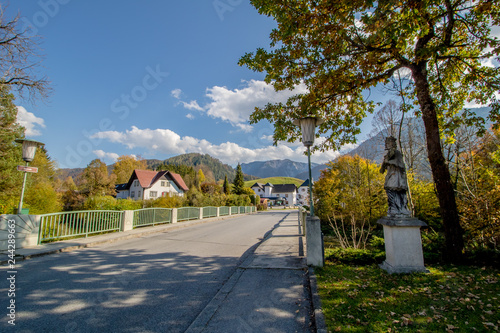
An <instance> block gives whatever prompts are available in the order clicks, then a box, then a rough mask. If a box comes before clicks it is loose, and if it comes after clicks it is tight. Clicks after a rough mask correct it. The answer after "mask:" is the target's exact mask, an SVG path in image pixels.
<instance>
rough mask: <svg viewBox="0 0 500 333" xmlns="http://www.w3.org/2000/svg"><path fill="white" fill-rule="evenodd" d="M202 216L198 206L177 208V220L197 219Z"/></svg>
mask: <svg viewBox="0 0 500 333" xmlns="http://www.w3.org/2000/svg"><path fill="white" fill-rule="evenodd" d="M199 218H200V209H199V208H198V207H182V208H177V221H178V222H180V221H187V220H197V219H199Z"/></svg>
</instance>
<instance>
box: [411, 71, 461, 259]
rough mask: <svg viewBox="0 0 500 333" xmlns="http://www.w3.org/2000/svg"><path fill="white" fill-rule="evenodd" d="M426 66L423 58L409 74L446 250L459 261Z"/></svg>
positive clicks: (452, 202) (455, 225)
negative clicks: (425, 146)
mask: <svg viewBox="0 0 500 333" xmlns="http://www.w3.org/2000/svg"><path fill="white" fill-rule="evenodd" d="M426 67H427V62H422V63H420V64H418V65H416V66H413V67H412V69H411V70H412V77H413V79H414V80H415V87H416V92H417V99H418V103H419V104H420V109H421V110H422V119H423V121H424V125H425V134H426V137H427V140H426V141H427V154H428V157H429V162H430V165H431V170H432V177H433V179H434V183H435V185H436V190H437V196H438V200H439V206H440V210H441V218H442V219H443V228H444V233H445V238H446V251H447V253H446V254H447V256H448V259H449V260H450V261H452V262H459V261H461V259H462V250H463V247H464V242H463V231H462V228H461V226H460V221H459V216H458V209H457V204H456V201H455V191H454V189H453V185H452V182H451V176H450V171H449V169H448V165H447V164H446V161H445V159H444V156H443V150H442V147H441V138H440V133H439V123H438V119H437V114H436V106H435V104H434V101H433V100H432V97H431V94H430V90H429V82H428V80H427V68H426Z"/></svg>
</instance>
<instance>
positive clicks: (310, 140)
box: [294, 117, 323, 147]
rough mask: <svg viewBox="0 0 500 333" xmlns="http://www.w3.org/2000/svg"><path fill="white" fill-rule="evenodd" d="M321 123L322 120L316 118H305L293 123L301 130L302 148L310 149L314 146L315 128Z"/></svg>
mask: <svg viewBox="0 0 500 333" xmlns="http://www.w3.org/2000/svg"><path fill="white" fill-rule="evenodd" d="M322 123H323V120H322V119H320V118H316V117H306V118H302V119H297V120H295V121H294V124H295V125H298V126H300V129H301V130H302V143H303V144H304V146H306V147H311V146H312V145H313V144H314V137H315V136H316V135H315V129H316V126H317V125H319V124H322Z"/></svg>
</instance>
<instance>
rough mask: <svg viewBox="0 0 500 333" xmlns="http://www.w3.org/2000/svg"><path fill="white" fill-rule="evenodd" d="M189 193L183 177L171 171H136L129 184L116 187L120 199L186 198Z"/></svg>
mask: <svg viewBox="0 0 500 333" xmlns="http://www.w3.org/2000/svg"><path fill="white" fill-rule="evenodd" d="M187 191H188V187H187V186H186V183H185V182H184V180H183V179H182V177H181V176H180V175H178V174H176V173H173V172H170V171H159V172H157V171H151V170H134V171H133V172H132V175H131V176H130V179H129V181H128V183H125V184H118V185H117V186H116V192H117V194H116V197H117V198H119V199H127V198H130V199H133V200H149V199H157V198H159V197H165V196H172V195H177V196H184V193H185V192H187Z"/></svg>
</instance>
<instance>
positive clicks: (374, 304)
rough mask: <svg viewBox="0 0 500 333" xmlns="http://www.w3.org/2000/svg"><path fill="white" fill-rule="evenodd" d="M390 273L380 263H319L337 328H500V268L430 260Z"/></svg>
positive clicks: (327, 308) (328, 312)
mask: <svg viewBox="0 0 500 333" xmlns="http://www.w3.org/2000/svg"><path fill="white" fill-rule="evenodd" d="M426 267H427V268H428V269H429V270H430V273H428V274H424V273H418V274H393V275H389V274H387V273H386V272H385V271H383V270H382V269H380V268H379V267H378V266H377V265H376V264H367V265H359V266H356V265H352V264H343V263H334V262H331V261H327V262H326V264H325V267H323V268H317V269H315V272H316V275H317V278H318V291H319V294H320V297H321V302H322V308H323V312H324V314H325V318H326V324H327V326H328V330H329V331H332V332H433V333H434V332H500V283H499V280H500V270H499V269H493V268H486V267H482V268H478V267H470V266H438V265H434V266H429V265H426Z"/></svg>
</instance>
